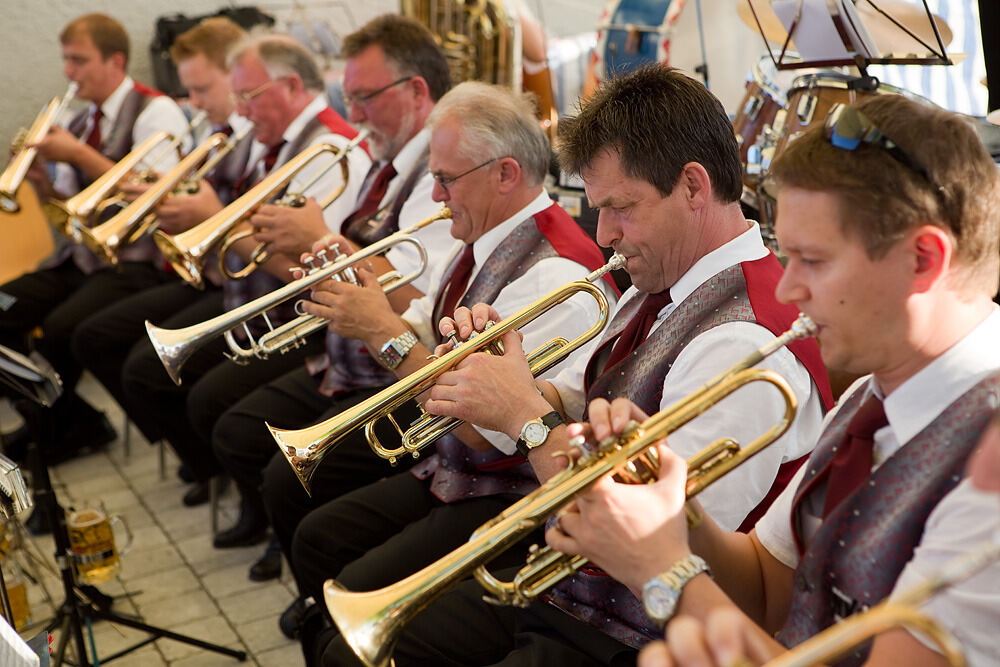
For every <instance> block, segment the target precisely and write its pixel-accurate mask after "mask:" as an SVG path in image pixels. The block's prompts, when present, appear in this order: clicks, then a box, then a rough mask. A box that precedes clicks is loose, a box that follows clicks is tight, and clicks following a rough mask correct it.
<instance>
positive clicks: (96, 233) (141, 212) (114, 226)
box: [78, 112, 249, 266]
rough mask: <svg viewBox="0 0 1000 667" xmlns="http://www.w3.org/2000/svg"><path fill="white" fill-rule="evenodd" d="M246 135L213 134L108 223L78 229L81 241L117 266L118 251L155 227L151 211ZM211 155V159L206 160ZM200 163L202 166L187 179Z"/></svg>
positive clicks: (243, 132) (201, 174)
mask: <svg viewBox="0 0 1000 667" xmlns="http://www.w3.org/2000/svg"><path fill="white" fill-rule="evenodd" d="M202 113H204V112H202ZM192 122H193V121H192ZM247 132H249V128H245V129H244V130H243V131H242V132H240V133H239V134H235V135H233V136H232V137H227V136H226V135H225V134H223V133H221V132H217V133H215V134H213V135H212V136H210V137H209V138H208V139H207V140H206V141H204V142H203V143H202V144H201V145H200V146H198V147H197V148H195V149H194V150H192V151H191V152H190V153H188V154H187V155H186V156H184V158H183V159H182V160H181V161H180V162H178V163H177V164H176V165H175V166H174V168H173V169H171V170H170V171H168V172H167V173H165V174H164V175H163V176H161V177H160V178H159V179H158V180H157V181H156V182H155V183H154V184H153V185H152V186H151V187H150V188H149V189H148V190H146V191H145V192H143V193H142V194H141V195H139V196H138V197H136V199H135V201H133V202H132V203H131V204H128V205H127V206H125V208H123V209H122V210H121V211H119V212H118V213H116V214H115V215H114V217H112V218H111V219H110V220H108V221H107V222H105V223H102V224H100V225H97V226H95V227H83V228H80V229H79V230H78V232H79V234H80V240H81V241H82V242H83V243H84V244H85V245H86V246H87V247H88V248H90V250H91V251H92V252H93V253H94V254H95V255H97V256H98V257H100V258H101V259H103V260H104V261H106V262H107V263H108V264H111V265H112V266H114V265H116V264H118V253H119V251H120V250H121V249H122V248H123V247H124V246H126V245H129V244H132V243H135V242H136V241H137V240H139V238H141V237H142V236H143V235H145V234H146V233H148V232H149V231H150V229H152V227H153V225H155V224H156V215H155V214H154V213H152V211H153V209H155V208H156V207H157V206H159V204H160V202H162V201H163V200H164V199H165V198H166V197H167V196H168V195H170V194H171V193H176V192H177V191H178V189H179V188H182V187H184V188H186V190H185V191H190V186H189V185H188V186H185V185H184V184H185V183H187V182H189V181H190V180H192V179H193V180H194V183H195V184H197V182H198V179H199V178H201V177H202V176H203V175H204V174H206V173H208V172H209V171H210V170H211V169H212V168H213V167H214V166H215V165H216V164H218V161H219V160H221V159H222V158H223V157H225V155H226V154H227V153H228V152H229V151H231V150H232V149H233V147H234V146H235V145H236V144H238V143H239V142H240V140H241V139H242V138H243V137H244V136H246V134H247ZM213 151H214V153H213ZM210 153H211V154H212V157H211V158H209V159H207V160H206V157H208V155H209V154H210ZM203 160H204V161H205V164H204V165H203V166H202V167H201V168H200V169H198V170H197V171H196V172H195V173H194V174H193V175H190V174H191V172H192V171H194V170H195V167H196V166H197V165H198V164H199V163H201V162H202V161H203ZM107 201H109V200H105V203H106V202H107ZM102 205H103V204H102Z"/></svg>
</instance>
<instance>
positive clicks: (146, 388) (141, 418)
mask: <svg viewBox="0 0 1000 667" xmlns="http://www.w3.org/2000/svg"><path fill="white" fill-rule="evenodd" d="M217 299H218V302H217V303H212V302H211V300H210V299H205V300H202V301H196V302H195V303H194V304H192V305H191V306H189V307H188V308H186V309H184V310H183V311H181V312H180V313H177V314H176V315H173V316H172V317H169V318H168V319H167V320H165V321H164V323H163V326H164V327H166V328H170V329H176V328H180V327H185V326H190V325H192V324H197V323H200V322H203V321H205V320H207V319H208V318H210V317H212V316H213V315H215V314H217V313H218V312H219V310H220V309H221V299H222V295H221V294H219V295H218V296H217ZM226 349H227V348H226V344H225V342H224V341H223V340H222V339H221V338H218V339H215V340H213V341H211V342H209V343H208V344H206V345H205V346H204V347H201V348H199V349H198V350H197V351H196V352H195V353H194V354H193V355H192V356H191V357H190V358H189V359H188V360H187V362H186V363H185V364H184V369H183V370H182V371H181V378H182V384H181V385H180V386H177V385H175V384H174V383H173V381H172V380H171V379H170V377H169V376H168V375H167V373H166V371H165V370H164V369H163V364H162V363H161V362H160V359H159V357H157V356H156V352H155V351H154V350H153V346H152V344H151V343H150V342H149V339H148V338H146V339H142V340H140V341H139V342H137V343H136V344H135V346H133V348H132V350H131V351H130V352H129V355H128V358H127V359H126V360H125V366H124V367H123V369H122V391H123V394H124V398H125V402H126V409H127V411H128V413H129V415H130V416H131V417H132V418H133V420H134V421H135V423H136V424H138V425H139V426H140V428H141V429H142V430H143V432H144V433H145V434H146V435H147V437H148V438H149V439H150V440H156V439H159V438H160V437H163V438H166V439H167V441H168V442H169V443H170V445H171V447H172V448H173V449H174V451H175V452H177V456H178V457H179V458H180V459H181V461H183V462H184V463H185V464H186V465H187V466H188V467H189V468H190V469H191V471H192V472H193V473H194V476H195V477H196V478H197V479H198V480H200V481H205V480H208V479H209V478H211V477H212V476H213V475H215V474H217V473H218V472H219V471H220V469H221V468H220V466H219V463H218V462H217V461H216V459H215V456H214V454H213V453H212V447H211V436H212V429H213V427H214V426H215V422H216V420H217V419H218V418H219V417H220V416H221V415H222V414H223V413H224V412H225V411H226V410H228V409H229V408H230V407H231V406H232V405H233V404H235V403H236V402H237V401H239V400H240V399H241V398H243V397H244V396H246V395H247V394H249V393H250V392H251V391H253V390H254V389H256V388H257V387H260V386H262V385H264V384H266V383H267V382H269V381H271V380H272V379H274V378H276V377H280V376H281V375H283V374H284V373H287V372H288V371H290V370H292V369H294V368H296V367H299V366H301V365H302V364H303V362H304V360H305V357H306V356H308V355H310V354H315V353H317V352H320V351H321V350H322V338H321V337H316V336H314V337H313V338H312V339H311V340H310V341H309V342H308V343H307V344H306V345H305V346H303V347H300V348H298V349H297V350H294V351H291V352H288V353H286V354H277V355H273V356H271V357H270V358H269V359H266V360H262V359H254V360H252V361H251V362H250V363H248V364H246V365H239V364H236V363H234V362H233V361H230V360H229V359H226V358H225V357H224V356H223V352H224V351H225V350H226ZM150 436H152V437H150Z"/></svg>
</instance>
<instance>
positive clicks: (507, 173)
mask: <svg viewBox="0 0 1000 667" xmlns="http://www.w3.org/2000/svg"><path fill="white" fill-rule="evenodd" d="M499 171H500V194H504V195H506V194H510V193H511V192H512V191H513V190H514V189H515V188H516V187H517V186H518V185H519V184H520V183H521V165H520V164H519V163H518V161H517V160H515V159H514V158H512V157H505V158H502V159H501V160H500V170H499Z"/></svg>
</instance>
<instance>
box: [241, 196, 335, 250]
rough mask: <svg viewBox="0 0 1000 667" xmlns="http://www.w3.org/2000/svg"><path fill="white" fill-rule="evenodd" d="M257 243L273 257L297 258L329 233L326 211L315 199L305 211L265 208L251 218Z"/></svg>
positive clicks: (300, 209) (305, 207)
mask: <svg viewBox="0 0 1000 667" xmlns="http://www.w3.org/2000/svg"><path fill="white" fill-rule="evenodd" d="M250 224H251V225H253V228H254V239H255V240H256V241H257V242H258V243H264V244H267V247H268V250H269V251H270V252H272V253H282V254H285V255H288V256H290V257H298V256H299V255H301V254H302V253H304V252H307V251H309V250H310V249H311V248H312V247H313V245H314V244H315V243H316V242H317V241H318V240H319V239H321V238H322V237H324V236H325V235H327V234H328V233H329V229H327V226H326V223H325V222H324V221H323V209H321V208H320V207H319V204H318V203H317V202H316V200H315V199H314V198H312V197H310V198H309V199H307V200H306V203H305V205H303V206H302V207H299V208H297V207H294V206H278V205H277V204H265V205H264V206H261V207H260V208H259V209H257V212H256V213H254V214H253V215H252V216H251V217H250Z"/></svg>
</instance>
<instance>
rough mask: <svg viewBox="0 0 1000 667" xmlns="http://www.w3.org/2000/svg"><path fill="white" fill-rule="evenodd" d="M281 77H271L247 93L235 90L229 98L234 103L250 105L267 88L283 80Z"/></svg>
mask: <svg viewBox="0 0 1000 667" xmlns="http://www.w3.org/2000/svg"><path fill="white" fill-rule="evenodd" d="M281 78H283V77H281ZM281 78H277V79H271V80H270V81H268V82H267V83H262V84H261V85H259V86H257V87H256V88H254V89H253V90H251V91H250V92H247V93H238V92H236V91H235V90H234V91H233V92H231V93H229V99H230V100H232V102H233V104H242V105H243V106H249V104H250V102H252V101H253V98H255V97H257V96H258V95H260V94H261V93H263V92H264V91H265V90H267V89H268V88H270V87H271V86H273V85H274V84H276V83H278V82H279V81H281Z"/></svg>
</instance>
